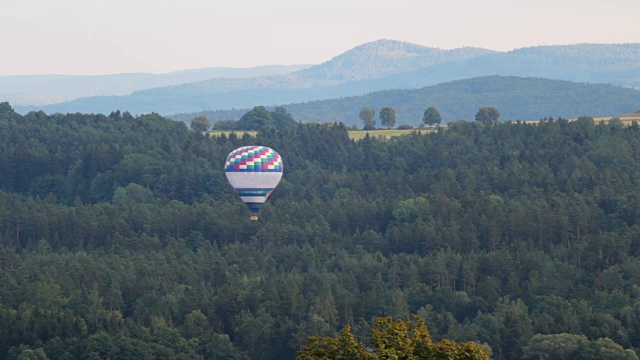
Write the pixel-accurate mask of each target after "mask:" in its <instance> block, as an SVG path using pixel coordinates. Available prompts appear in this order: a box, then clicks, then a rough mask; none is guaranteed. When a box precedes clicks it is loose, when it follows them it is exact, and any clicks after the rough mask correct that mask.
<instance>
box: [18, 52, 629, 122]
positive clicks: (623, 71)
mask: <svg viewBox="0 0 640 360" xmlns="http://www.w3.org/2000/svg"><path fill="white" fill-rule="evenodd" d="M493 75H502V76H516V77H537V78H545V79H553V80H569V81H573V82H578V83H601V84H611V85H615V86H621V87H628V88H633V87H640V44H576V45H563V46H538V47H529V48H522V49H516V50H513V51H509V52H496V51H491V50H487V49H480V48H461V49H454V50H443V49H435V48H429V47H424V46H421V45H416V44H410V43H406V42H399V41H394V40H379V41H375V42H371V43H367V44H363V45H360V46H358V47H355V48H354V49H351V50H349V51H347V52H345V53H343V54H340V55H338V56H336V57H334V58H333V59H330V60H329V61H326V62H324V63H322V64H319V65H315V66H309V67H306V68H302V69H298V70H297V71H290V72H286V73H281V74H273V75H268V76H255V77H244V78H231V77H224V78H221V77H216V78H210V79H206V80H202V81H195V82H187V83H182V84H180V85H173V86H166V87H156V88H153V89H146V90H139V91H134V92H133V93H131V94H130V95H121V96H98V97H83V98H79V99H76V100H74V101H69V102H64V103H57V104H50V105H46V106H30V107H24V106H14V108H15V109H16V111H18V112H22V113H25V112H27V111H31V110H40V109H42V110H44V111H45V112H47V113H53V112H63V113H65V112H83V113H105V114H108V113H110V112H111V111H114V110H121V111H129V112H131V113H133V114H141V113H149V112H158V113H160V114H162V115H165V116H172V117H174V118H184V117H185V116H186V117H188V116H189V114H193V113H202V112H205V111H208V112H214V111H223V110H232V109H248V108H251V107H252V106H255V105H265V106H275V105H286V104H296V103H307V102H312V101H319V100H327V99H341V98H345V97H354V96H360V95H366V94H369V93H372V92H376V91H381V90H392V89H421V88H424V87H427V86H431V85H436V84H440V83H446V82H451V81H454V80H461V79H469V78H475V77H485V76H493ZM359 110H360V109H355V110H353V111H359ZM418 110H419V109H415V110H414V111H418ZM236 112H238V110H236ZM177 114H181V115H177ZM227 114H230V113H227Z"/></svg>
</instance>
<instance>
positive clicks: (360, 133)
mask: <svg viewBox="0 0 640 360" xmlns="http://www.w3.org/2000/svg"><path fill="white" fill-rule="evenodd" d="M415 131H420V132H422V133H427V132H432V131H435V128H415V129H376V130H349V138H350V139H353V140H361V139H364V137H365V136H367V134H369V136H373V137H378V136H381V137H384V138H387V139H389V138H391V137H393V136H400V135H405V134H411V133H412V132H415ZM206 133H207V134H208V135H209V136H212V137H217V136H220V135H222V134H224V135H225V136H229V135H230V134H231V133H235V134H236V136H238V137H242V136H243V135H244V134H245V133H246V134H248V135H249V136H256V134H257V131H229V130H211V131H207V132H206Z"/></svg>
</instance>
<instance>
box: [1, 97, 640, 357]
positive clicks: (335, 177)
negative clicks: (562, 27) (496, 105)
mask: <svg viewBox="0 0 640 360" xmlns="http://www.w3.org/2000/svg"><path fill="white" fill-rule="evenodd" d="M255 144H260V145H264V146H269V147H271V148H273V149H275V150H277V151H278V153H280V155H281V156H282V158H283V160H284V163H285V171H284V176H283V180H282V181H281V183H280V185H279V186H278V188H276V189H275V191H274V192H273V194H272V196H271V197H270V198H269V201H268V202H267V204H266V205H265V206H264V207H263V208H262V210H261V211H260V220H259V221H250V220H249V214H250V213H249V210H248V209H247V208H246V206H245V205H244V204H243V203H242V202H241V201H240V199H239V198H238V197H237V195H236V194H235V193H234V190H233V189H232V188H231V186H230V185H229V184H228V183H227V180H226V178H225V175H224V169H223V165H224V160H225V158H226V156H227V154H229V153H230V152H231V151H232V150H233V149H235V148H237V147H239V146H242V145H255ZM0 169H2V171H0V359H295V358H296V356H297V353H298V351H299V350H300V349H301V347H302V346H303V345H305V344H307V343H308V341H309V340H308V337H309V336H336V335H337V334H338V333H339V332H340V330H341V329H342V328H343V326H344V325H349V326H350V329H351V331H352V332H353V335H354V336H355V338H356V339H358V340H359V341H363V342H366V341H368V334H369V332H370V330H371V328H372V326H373V325H374V323H375V321H376V319H379V318H381V317H385V316H392V317H393V318H394V319H410V318H411V316H412V315H417V316H419V317H420V318H422V319H424V322H425V324H426V326H427V327H428V329H429V332H430V334H431V338H433V339H434V341H440V340H442V339H451V340H453V341H465V342H475V343H477V344H479V345H480V346H483V347H486V348H488V349H490V351H491V354H492V355H491V356H492V358H493V359H539V358H541V356H543V355H544V356H551V357H552V358H555V359H601V358H608V359H638V357H637V355H636V351H638V350H639V349H640V191H639V189H640V188H639V186H640V125H638V124H637V123H633V124H632V125H630V126H625V125H623V124H622V123H621V122H619V121H611V122H608V123H604V122H595V121H594V120H593V118H592V117H590V116H583V117H580V118H578V120H577V121H568V120H566V119H563V118H555V119H554V118H550V119H545V120H544V121H540V122H539V123H535V124H534V123H526V122H520V121H516V122H513V121H503V122H498V123H495V124H485V123H482V122H479V121H458V122H452V123H449V124H448V127H446V128H445V127H443V128H441V129H440V130H439V131H436V132H430V133H420V132H419V131H416V132H414V133H412V134H409V135H403V136H399V137H394V138H391V139H382V138H376V137H370V136H367V137H365V138H364V139H362V140H358V141H354V140H350V139H349V137H348V135H347V126H346V125H344V124H342V123H334V122H331V123H325V124H302V123H299V124H297V125H296V126H292V127H287V128H283V129H274V128H269V129H267V130H265V131H261V132H259V133H258V134H257V135H256V136H255V137H251V136H249V135H243V134H241V133H231V135H229V136H219V137H208V136H205V135H202V134H201V133H200V132H195V131H192V130H190V129H189V128H188V127H187V125H186V124H185V123H184V122H181V121H174V120H171V119H167V118H163V117H162V116H160V115H158V114H156V113H150V114H145V115H140V116H132V115H131V114H130V113H128V112H124V113H121V112H120V111H115V112H112V113H111V114H110V115H108V116H105V115H101V114H80V113H69V114H60V113H55V114H46V113H44V112H42V111H39V112H30V113H28V114H25V115H20V114H18V113H16V112H15V111H14V110H13V108H12V107H11V106H10V105H9V104H8V103H6V102H5V103H0Z"/></svg>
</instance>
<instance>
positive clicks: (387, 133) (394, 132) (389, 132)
mask: <svg viewBox="0 0 640 360" xmlns="http://www.w3.org/2000/svg"><path fill="white" fill-rule="evenodd" d="M614 117H618V118H620V120H621V121H622V123H623V124H625V125H631V123H632V122H633V121H637V122H640V114H626V115H620V116H605V117H597V118H593V120H594V121H595V122H596V124H597V123H599V122H600V121H604V122H608V121H609V120H611V119H612V118H614ZM569 120H570V121H571V120H575V119H569ZM526 122H527V123H531V124H533V123H537V122H539V120H531V121H526ZM442 128H445V129H446V128H447V126H446V125H444V126H442ZM417 131H420V133H422V134H426V133H430V132H434V131H436V128H435V127H424V128H414V129H406V130H399V129H376V130H349V138H350V139H353V140H361V139H364V137H365V136H367V134H369V136H372V137H383V138H385V139H390V138H391V137H393V136H400V135H406V134H411V133H412V132H417ZM206 133H207V134H208V135H209V136H211V137H217V136H220V135H222V134H225V135H226V136H229V134H231V133H235V134H236V136H237V137H239V138H241V137H242V136H243V135H244V134H245V133H246V134H248V135H249V136H253V137H255V136H256V134H257V133H258V132H257V131H230V130H211V131H207V132H206Z"/></svg>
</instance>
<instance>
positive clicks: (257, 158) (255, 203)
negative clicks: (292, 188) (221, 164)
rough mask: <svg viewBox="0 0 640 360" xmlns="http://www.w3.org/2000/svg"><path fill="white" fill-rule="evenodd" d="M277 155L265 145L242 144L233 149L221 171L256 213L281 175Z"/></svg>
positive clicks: (279, 158) (282, 165)
mask: <svg viewBox="0 0 640 360" xmlns="http://www.w3.org/2000/svg"><path fill="white" fill-rule="evenodd" d="M283 170H284V163H283V162H282V158H281V157H280V155H279V154H278V153H277V152H276V151H274V150H273V149H271V148H268V147H266V146H243V147H239V148H237V149H235V150H233V151H232V152H231V153H230V154H229V156H227V160H226V162H225V174H226V176H227V180H229V183H230V184H231V186H233V188H234V189H236V191H237V192H238V195H240V198H241V199H242V201H244V203H245V204H246V205H247V206H248V207H249V209H250V210H251V211H252V212H254V213H257V212H258V210H260V208H261V207H262V205H264V202H265V201H266V200H267V199H268V198H269V195H271V192H272V191H273V189H274V188H275V187H276V186H277V185H278V183H279V182H280V179H281V178H282V171H283Z"/></svg>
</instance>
